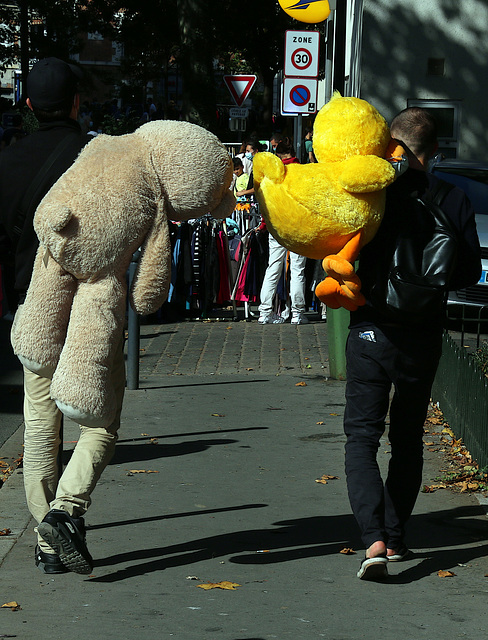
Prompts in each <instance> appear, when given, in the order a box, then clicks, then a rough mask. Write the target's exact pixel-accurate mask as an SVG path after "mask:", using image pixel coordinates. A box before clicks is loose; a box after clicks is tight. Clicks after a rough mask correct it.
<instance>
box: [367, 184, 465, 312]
mask: <svg viewBox="0 0 488 640" xmlns="http://www.w3.org/2000/svg"><path fill="white" fill-rule="evenodd" d="M452 188H453V185H452V184H449V183H447V182H444V181H441V180H439V182H438V183H436V185H435V186H434V187H433V189H432V190H430V191H427V192H426V193H425V194H424V196H423V197H422V199H421V198H419V197H418V196H417V194H411V195H410V198H411V201H410V202H409V203H408V204H407V206H406V207H405V208H404V210H402V211H401V212H399V213H398V215H396V212H395V218H394V221H393V224H394V234H393V236H392V237H393V238H394V241H393V243H392V245H391V246H389V247H388V250H387V252H386V253H385V254H384V255H383V260H382V259H381V258H379V259H378V261H377V264H376V267H377V268H376V270H375V277H374V281H373V282H372V285H371V289H370V295H369V296H368V297H369V298H370V300H371V303H372V304H373V306H374V308H375V309H377V311H379V312H380V313H381V315H382V316H383V317H384V318H385V319H386V320H387V321H391V322H395V323H402V324H403V323H409V324H423V323H426V322H429V321H436V320H438V319H439V318H440V317H442V316H443V314H444V310H445V305H446V301H447V294H448V291H449V283H450V280H451V278H452V275H453V273H454V271H455V269H456V264H457V252H458V243H459V240H458V231H457V229H456V228H455V226H454V224H453V223H452V221H451V220H450V219H449V217H448V216H446V214H445V213H444V212H443V211H442V209H441V206H440V205H441V203H442V201H443V200H444V198H445V196H446V195H447V194H448V193H449V191H450V190H451V189H452Z"/></svg>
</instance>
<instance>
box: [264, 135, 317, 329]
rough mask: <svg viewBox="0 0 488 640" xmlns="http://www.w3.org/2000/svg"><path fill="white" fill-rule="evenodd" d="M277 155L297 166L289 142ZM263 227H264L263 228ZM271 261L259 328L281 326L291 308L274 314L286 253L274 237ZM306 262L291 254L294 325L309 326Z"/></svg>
mask: <svg viewBox="0 0 488 640" xmlns="http://www.w3.org/2000/svg"><path fill="white" fill-rule="evenodd" d="M276 155H277V156H278V157H279V158H281V160H282V162H283V164H285V165H287V164H293V163H298V159H297V158H296V157H295V150H294V148H293V146H292V144H291V143H290V141H288V140H287V141H286V142H285V141H281V142H280V143H279V144H278V145H277V147H276ZM261 227H263V223H261V225H260V228H261ZM268 242H269V259H268V266H267V268H266V273H265V274H264V280H263V284H262V287H261V293H260V300H261V303H260V305H259V318H258V322H259V324H281V323H283V322H285V320H286V319H287V317H288V316H289V309H288V306H287V308H286V309H285V312H284V313H283V314H280V315H278V314H277V313H276V312H274V311H273V298H274V296H275V294H276V290H277V287H278V282H279V279H280V277H281V274H282V272H283V268H284V266H285V262H286V256H287V250H286V249H285V247H283V246H282V245H281V244H280V243H279V242H278V241H277V240H275V239H274V238H273V236H272V235H271V234H269V237H268ZM306 262H307V258H306V257H304V256H300V255H298V253H293V252H292V251H290V307H291V324H306V323H308V318H307V316H306V315H305V265H306Z"/></svg>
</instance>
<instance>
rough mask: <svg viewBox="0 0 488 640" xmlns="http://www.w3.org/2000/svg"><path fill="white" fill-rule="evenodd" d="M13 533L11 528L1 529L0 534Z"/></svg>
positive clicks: (7, 534)
mask: <svg viewBox="0 0 488 640" xmlns="http://www.w3.org/2000/svg"><path fill="white" fill-rule="evenodd" d="M11 533H12V532H11V530H10V529H0V536H9V535H10V534H11Z"/></svg>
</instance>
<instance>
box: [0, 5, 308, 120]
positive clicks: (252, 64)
mask: <svg viewBox="0 0 488 640" xmlns="http://www.w3.org/2000/svg"><path fill="white" fill-rule="evenodd" d="M22 2H26V0H19V2H17V3H15V2H12V3H10V4H7V3H3V4H0V18H2V26H1V29H2V33H1V34H0V35H3V36H4V37H3V38H0V42H1V43H2V44H0V64H2V63H3V64H5V63H6V62H11V61H12V58H15V56H16V55H17V56H19V50H18V47H16V45H15V44H14V43H15V38H16V35H15V25H16V22H17V24H18V13H19V6H20V5H21V4H22ZM28 8H29V11H30V16H31V25H30V33H29V47H30V58H31V59H32V58H40V57H45V56H49V55H55V56H58V57H61V58H68V57H69V56H71V55H72V54H73V53H76V52H78V51H79V50H80V46H81V41H80V39H79V34H80V33H82V32H85V33H86V32H99V33H101V34H102V35H104V36H107V37H110V38H111V39H112V40H114V41H117V42H119V43H120V44H122V45H123V49H124V59H123V63H122V64H123V68H122V71H123V75H124V78H126V79H127V80H128V81H129V82H130V83H133V84H134V85H139V86H146V84H147V83H148V82H150V81H153V82H155V83H159V82H160V79H161V78H164V76H165V74H167V73H168V71H170V70H171V69H172V68H173V67H174V65H176V64H177V65H178V68H179V70H180V73H181V74H182V76H183V87H184V95H183V103H184V105H183V106H184V116H185V118H187V119H189V120H193V121H195V122H198V123H200V124H204V125H206V126H210V124H211V121H212V118H213V113H214V112H215V103H216V99H215V83H214V77H215V73H214V71H215V64H214V63H215V61H218V65H217V69H219V70H220V71H221V72H222V73H236V72H241V73H242V72H245V73H250V72H252V73H255V74H257V75H258V76H259V78H260V80H261V83H262V84H263V85H264V96H263V101H264V112H265V113H264V117H265V118H266V119H267V120H269V118H270V116H271V102H272V87H273V78H274V76H275V74H276V72H277V71H279V70H280V69H281V68H282V66H283V48H284V34H285V31H286V30H287V29H297V28H298V29H304V28H309V27H308V26H306V25H304V24H302V23H300V24H299V23H297V22H296V21H295V20H293V19H292V18H290V17H289V16H288V15H286V14H285V12H284V11H282V10H281V9H280V7H279V5H278V2H276V1H271V2H263V0H247V2H246V3H245V5H243V6H242V7H241V6H240V5H236V4H235V3H231V2H229V1H227V2H225V1H224V2H215V0H125V1H124V2H121V1H120V0H70V1H69V0H31V1H30V2H29V3H28ZM34 16H36V17H37V18H38V19H37V20H34V21H33V20H32V17H34ZM310 28H314V27H310Z"/></svg>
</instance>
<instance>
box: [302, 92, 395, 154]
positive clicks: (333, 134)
mask: <svg viewBox="0 0 488 640" xmlns="http://www.w3.org/2000/svg"><path fill="white" fill-rule="evenodd" d="M389 141H390V131H389V128H388V125H387V123H386V121H385V119H384V118H383V116H382V115H381V114H380V113H379V112H378V111H377V110H376V109H375V107H373V106H372V105H371V104H369V102H366V101H365V100H361V99H360V98H351V97H345V98H343V97H341V95H340V94H339V93H338V92H335V93H334V95H333V96H332V98H331V99H330V101H329V102H328V103H327V104H326V105H325V106H324V107H322V109H321V110H320V111H319V113H318V114H317V117H316V118H315V123H314V130H313V147H314V152H315V155H316V157H317V160H318V161H319V162H340V161H342V160H346V159H347V158H350V157H352V156H357V155H361V156H366V155H375V156H379V157H383V155H384V153H385V149H386V147H387V145H388V143H389Z"/></svg>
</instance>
